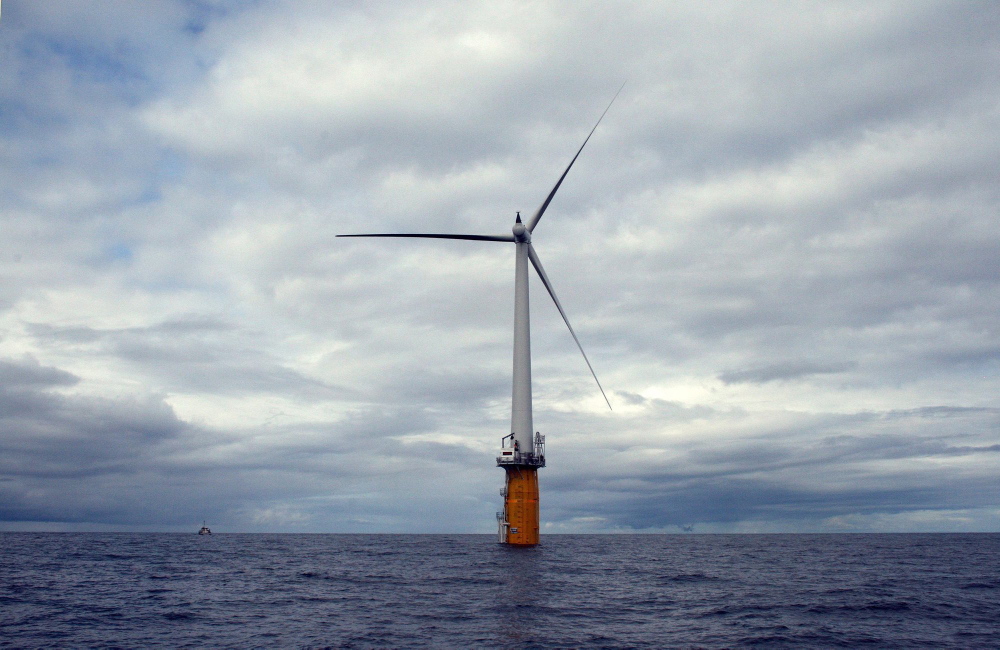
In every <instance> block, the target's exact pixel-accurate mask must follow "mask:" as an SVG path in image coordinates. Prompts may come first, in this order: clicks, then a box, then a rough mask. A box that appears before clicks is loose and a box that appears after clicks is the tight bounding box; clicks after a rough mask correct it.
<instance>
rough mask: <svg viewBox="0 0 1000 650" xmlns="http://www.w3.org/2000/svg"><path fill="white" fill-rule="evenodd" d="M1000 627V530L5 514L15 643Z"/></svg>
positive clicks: (964, 635)
mask: <svg viewBox="0 0 1000 650" xmlns="http://www.w3.org/2000/svg"><path fill="white" fill-rule="evenodd" d="M150 645H154V646H167V647H206V646H209V647H219V646H221V647H237V646H238V647H275V646H278V647H327V646H329V647H343V648H367V647H405V648H418V647H454V648H458V647H482V648H570V647H608V648H662V647H748V646H761V647H795V648H801V647H851V648H855V647H864V646H870V647H878V648H906V647H955V648H997V647H1000V535H996V534H967V535H951V534H945V535H916V534H914V535H909V534H908V535H861V534H858V535H568V536H554V535H553V536H547V537H544V539H543V543H542V545H540V546H538V547H536V548H530V549H515V548H507V547H503V546H500V545H498V544H496V542H495V541H494V537H492V536H486V535H416V536H407V535H291V534H288V535H235V534H229V535H227V534H215V535H212V536H201V537H199V536H198V535H196V534H193V533H192V534H188V535H178V534H77V533H72V534H70V533H65V534H63V533H38V534H36V533H0V646H2V647H18V648H22V647H28V648H30V647H72V648H79V647H140V646H150Z"/></svg>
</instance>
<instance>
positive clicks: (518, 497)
mask: <svg viewBox="0 0 1000 650" xmlns="http://www.w3.org/2000/svg"><path fill="white" fill-rule="evenodd" d="M504 469H505V470H507V490H506V495H507V496H506V498H505V500H504V509H505V511H506V514H507V522H508V524H509V528H508V530H507V543H508V544H511V545H513V546H534V545H536V544H538V521H539V516H538V469H537V468H535V467H524V466H520V467H516V466H515V467H505V468H504Z"/></svg>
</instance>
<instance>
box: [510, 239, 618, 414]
mask: <svg viewBox="0 0 1000 650" xmlns="http://www.w3.org/2000/svg"><path fill="white" fill-rule="evenodd" d="M528 259H530V260H531V265H532V266H534V267H535V271H537V272H538V277H539V278H541V280H542V284H544V285H545V288H546V289H547V290H548V292H549V295H550V296H552V302H554V303H556V309H558V310H559V313H560V314H561V315H562V317H563V320H564V321H565V322H566V327H568V328H569V333H570V334H572V335H573V340H574V341H576V347H578V348H580V354H582V355H583V360H584V361H586V362H587V367H588V368H590V374H591V375H593V376H594V381H596V382H597V387H598V388H600V389H601V395H602V396H603V397H604V401H605V402H608V408H609V409H610V408H611V402H609V401H608V396H607V395H605V394H604V387H603V386H601V381H600V380H599V379H598V378H597V373H596V372H594V367H593V366H592V365H590V359H588V358H587V353H586V352H584V351H583V346H582V345H580V339H578V338H576V332H574V331H573V326H572V325H570V324H569V318H567V317H566V312H565V311H563V308H562V305H560V304H559V299H558V298H556V292H555V291H554V290H553V289H552V283H551V282H549V276H547V275H545V269H543V268H542V261H541V260H540V259H538V254H537V253H536V252H535V247H534V246H532V245H531V244H528ZM611 410H612V411H613V410H614V409H611Z"/></svg>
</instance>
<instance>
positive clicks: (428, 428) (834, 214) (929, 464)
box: [0, 0, 1000, 533]
mask: <svg viewBox="0 0 1000 650" xmlns="http://www.w3.org/2000/svg"><path fill="white" fill-rule="evenodd" d="M0 61H2V63H0V165H2V173H0V236H2V242H3V245H2V247H0V530H138V531H142V530H156V531H186V532H191V531H193V530H195V529H196V527H197V526H199V525H200V523H201V521H202V520H203V519H206V520H208V521H209V524H210V525H212V526H213V528H214V529H215V530H217V531H288V532H493V530H494V528H495V521H494V512H495V511H496V510H497V509H498V508H499V507H500V505H501V503H500V501H501V500H500V496H499V493H498V491H499V489H500V487H501V486H502V483H503V472H502V471H501V470H500V469H497V468H496V467H495V466H494V465H495V463H494V457H495V449H496V448H497V447H498V446H499V440H500V437H501V436H503V435H505V434H506V433H508V432H509V426H510V424H509V421H510V373H511V344H512V339H513V332H512V324H513V262H514V252H513V247H512V246H510V245H508V244H497V243H478V242H468V241H444V240H385V239H382V240H375V239H370V240H364V239H335V235H336V234H338V233H350V232H378V231H389V232H406V231H410V232H421V231H423V232H428V231H430V232H442V231H443V232H466V233H482V234H496V233H505V232H509V228H510V226H511V225H512V222H513V218H514V214H515V211H517V210H521V211H523V212H527V213H529V214H530V213H531V212H532V211H533V210H534V209H535V208H537V207H538V205H539V204H540V203H541V201H542V200H543V199H544V197H545V195H546V194H547V193H548V191H549V189H550V188H551V187H552V185H553V184H554V183H555V181H556V179H557V178H558V176H559V174H560V173H561V172H562V170H563V168H564V167H565V165H566V164H567V163H568V162H569V159H570V158H571V157H572V155H573V153H574V152H575V151H576V149H577V147H579V145H580V143H582V141H583V139H584V137H585V136H586V134H587V132H588V131H589V130H590V128H591V127H592V126H593V124H594V122H595V121H596V119H597V117H598V116H599V115H600V113H601V111H602V110H603V109H604V107H605V106H606V105H607V103H608V101H609V100H610V99H611V97H612V96H613V95H614V93H615V91H616V90H617V89H618V87H619V86H620V85H621V84H622V83H623V82H624V81H626V80H627V83H626V85H625V88H624V90H623V91H622V93H621V95H620V96H619V97H618V99H617V101H616V102H615V104H614V105H613V106H612V108H611V110H610V111H609V112H608V114H607V116H606V117H605V119H604V121H603V122H602V123H601V125H600V128H598V130H597V132H596V133H595V134H594V136H593V138H592V139H591V141H590V143H589V144H588V145H587V148H586V149H585V150H584V152H583V155H582V156H581V157H580V159H579V160H578V162H577V164H576V165H575V166H574V168H573V170H572V172H571V173H570V175H569V176H568V177H567V180H566V182H565V183H564V184H563V186H562V188H561V190H560V192H559V194H558V195H557V196H556V198H555V200H554V201H553V203H552V204H551V206H550V207H549V209H548V211H547V212H546V215H545V219H544V220H543V221H542V222H541V224H540V225H539V227H538V229H537V230H536V231H535V236H534V242H535V247H536V249H537V251H538V253H539V256H540V257H541V259H542V260H543V261H544V263H545V266H546V270H547V271H548V274H549V276H550V278H551V279H552V282H553V284H554V287H555V289H556V291H557V292H558V294H559V297H560V299H561V301H562V303H563V306H564V307H565V308H566V311H567V313H568V315H569V317H570V320H571V322H573V325H574V327H575V328H576V330H577V333H578V334H579V336H580V339H581V342H582V343H583V345H584V347H585V349H586V350H587V352H588V355H589V356H590V359H591V361H592V362H593V365H594V369H595V370H596V372H597V374H598V376H599V377H600V379H601V381H602V383H603V385H604V387H605V389H606V390H607V392H608V397H609V399H610V400H611V403H612V405H613V406H614V410H613V411H609V410H608V408H607V406H606V405H605V404H604V401H603V399H602V398H601V395H600V393H599V392H598V390H597V388H596V386H595V385H594V383H593V380H592V378H591V377H590V374H589V373H588V371H587V367H586V365H585V364H584V362H583V359H582V358H581V357H580V355H579V352H578V351H577V349H576V347H575V345H574V343H573V340H572V338H571V337H570V335H569V333H568V332H567V331H566V328H565V326H564V325H563V323H562V321H561V319H560V317H559V315H558V312H557V311H556V310H555V308H554V307H553V306H552V304H551V301H549V299H548V297H547V296H546V295H545V293H544V288H543V287H542V286H541V284H540V283H539V282H537V279H533V280H532V282H533V284H532V286H531V291H532V296H533V298H532V318H533V320H532V328H533V332H532V333H533V341H532V342H533V353H534V355H533V366H534V389H535V402H534V404H535V427H536V428H537V429H539V430H540V431H541V432H542V433H545V434H546V435H547V436H548V450H547V451H548V453H547V457H548V461H549V467H547V468H546V469H544V470H542V473H541V479H540V483H541V491H542V517H543V521H544V523H543V533H545V532H549V533H558V532H614V531H621V532H630V531H641V532H657V531H662V532H678V531H680V530H681V527H688V526H693V529H694V530H695V531H696V532H751V531H761V532H771V531H829V532H838V531H995V530H998V529H1000V502H998V496H997V495H998V493H1000V480H998V478H997V474H998V473H997V469H998V459H1000V399H998V387H1000V323H998V312H1000V278H998V270H1000V234H998V228H997V221H998V219H997V216H998V208H1000V189H998V183H997V177H998V172H997V169H998V167H1000V84H998V82H997V73H996V71H997V70H998V69H1000V5H997V4H995V3H993V2H980V3H976V2H914V1H912V0H906V1H903V2H876V3H872V2H868V1H864V2H842V3H812V4H810V3H805V2H795V3H747V2H732V3H724V2H719V3H711V4H706V3H701V2H672V3H670V2H662V1H659V0H656V1H650V2H632V3H604V2H593V3H589V2H488V3H487V2H483V3H467V2H422V3H383V2H378V3H375V2H372V3H367V2H338V3H331V2H325V1H324V2H278V1H275V2H269V1H261V2H253V3H244V2H239V3H237V2H221V1H209V0H204V1H197V0H189V1H181V0H176V1H173V0H164V1H161V2H141V3H140V2H132V1H121V2H113V1H110V0H108V1H102V2H98V3H94V2H89V1H84V0H80V1H73V2H71V1H69V0H58V1H56V0H52V1H38V0H32V1H30V2H29V1H28V0H7V1H6V2H4V3H3V12H2V16H0Z"/></svg>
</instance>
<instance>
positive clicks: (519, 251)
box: [337, 84, 624, 546]
mask: <svg viewBox="0 0 1000 650" xmlns="http://www.w3.org/2000/svg"><path fill="white" fill-rule="evenodd" d="M622 87H624V84H623V86H622ZM620 92H621V88H619V89H618V93H620ZM618 93H615V96H614V97H613V98H612V99H611V102H610V103H609V104H608V106H607V108H605V109H604V112H603V113H601V117H600V118H598V120H597V124H594V128H592V129H591V130H590V133H589V134H588V135H587V137H586V139H585V140H584V141H583V144H582V145H580V148H579V149H578V150H577V152H576V155H575V156H573V159H572V160H571V161H570V162H569V165H567V166H566V169H565V170H564V171H563V173H562V176H560V177H559V180H558V181H556V184H555V186H553V188H552V190H551V191H550V192H549V195H548V196H547V197H545V200H544V201H542V204H541V205H540V206H539V207H538V209H537V210H536V211H535V213H534V214H533V215H532V216H531V218H530V219H528V222H527V223H523V222H522V221H521V215H520V213H518V215H517V218H516V220H515V222H514V227H513V228H512V232H511V234H510V235H461V234H449V233H368V234H359V235H337V236H338V237H415V238H424V239H466V240H472V241H495V242H509V243H513V244H514V246H515V266H514V269H515V272H514V379H513V389H512V395H511V417H510V435H508V436H504V439H503V442H502V443H501V453H500V456H499V457H498V458H497V464H498V465H500V466H501V467H503V468H504V469H505V470H506V472H507V482H506V487H505V488H504V491H503V495H504V497H505V500H504V510H503V512H501V513H498V519H499V520H500V539H501V541H502V542H506V543H510V544H514V545H520V546H531V545H534V544H537V543H538V530H539V525H538V479H537V469H538V468H539V467H544V466H545V453H544V440H545V439H544V437H543V436H541V434H536V433H535V429H534V424H533V421H532V414H531V328H530V319H529V315H528V261H529V260H530V261H531V265H532V266H533V267H535V272H536V273H538V277H539V279H541V281H542V284H543V285H545V289H546V290H547V291H548V292H549V295H550V296H551V297H552V301H553V302H554V303H555V305H556V309H558V310H559V314H560V315H561V316H562V318H563V321H565V323H566V327H568V328H569V333H570V334H572V335H573V340H574V341H576V346H577V347H578V348H579V349H580V353H581V354H582V355H583V360H584V361H585V362H586V363H587V368H589V369H590V374H591V375H592V376H593V377H594V381H596V382H597V387H598V388H599V389H600V391H601V395H602V396H603V397H604V401H605V402H607V404H608V408H609V409H610V408H611V402H610V401H608V397H607V395H605V393H604V388H603V387H601V382H600V381H599V380H598V379H597V373H595V372H594V368H593V366H591V365H590V360H589V359H587V353H586V352H584V351H583V346H582V345H581V344H580V339H579V338H577V336H576V332H574V331H573V326H572V325H570V323H569V318H568V317H567V316H566V312H565V311H564V310H563V308H562V305H561V304H560V303H559V298H557V297H556V293H555V290H553V288H552V283H551V282H549V277H548V275H546V273H545V269H544V268H542V262H541V260H539V259H538V253H536V252H535V247H534V246H533V245H532V243H531V235H532V233H533V232H534V230H535V227H536V226H537V225H538V222H539V221H540V220H541V218H542V215H543V214H545V210H546V209H547V208H548V207H549V203H551V202H552V197H554V196H555V195H556V192H557V191H558V190H559V186H560V185H562V182H563V179H565V178H566V175H567V174H568V173H569V170H570V168H572V167H573V163H575V162H576V159H577V158H578V157H579V156H580V152H582V151H583V148H584V147H585V146H586V145H587V142H588V141H589V140H590V136H592V135H594V131H596V130H597V126H598V125H599V124H600V123H601V120H602V119H604V116H605V115H606V114H607V112H608V110H609V109H610V108H611V104H613V103H614V101H615V99H617V98H618Z"/></svg>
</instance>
